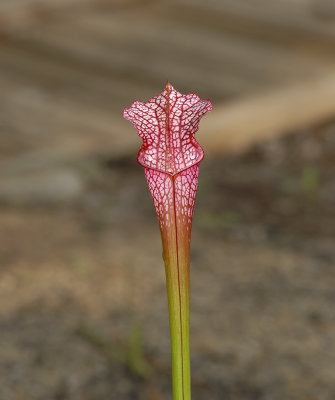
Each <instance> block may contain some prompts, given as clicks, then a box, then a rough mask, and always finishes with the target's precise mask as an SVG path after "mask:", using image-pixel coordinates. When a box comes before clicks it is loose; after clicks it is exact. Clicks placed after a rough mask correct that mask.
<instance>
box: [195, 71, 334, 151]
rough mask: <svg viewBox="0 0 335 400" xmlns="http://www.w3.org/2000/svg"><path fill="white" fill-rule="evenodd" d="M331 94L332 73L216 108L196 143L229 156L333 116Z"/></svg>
mask: <svg viewBox="0 0 335 400" xmlns="http://www.w3.org/2000/svg"><path fill="white" fill-rule="evenodd" d="M334 93H335V74H334V73H333V74H331V75H328V76H322V77H319V78H316V79H311V80H309V81H306V82H305V83H300V84H297V85H289V86H283V87H280V88H277V89H276V90H274V89H272V90H271V91H267V92H264V93H259V94H258V95H255V96H251V97H247V98H245V99H238V100H237V101H235V102H230V103H227V104H225V105H221V106H220V105H218V106H217V107H215V111H213V112H212V113H211V114H210V115H209V116H208V118H206V119H204V121H203V122H202V124H201V132H200V135H199V142H200V143H202V144H203V146H204V147H205V149H206V150H207V151H208V152H209V153H211V154H222V153H225V152H229V153H231V152H234V151H242V150H244V149H245V148H247V147H248V146H251V145H252V144H254V143H257V142H260V141H264V140H268V139H271V138H273V137H276V136H279V135H282V134H287V133H290V132H293V131H295V130H297V129H301V128H304V127H308V126H310V125H315V124H318V123H320V122H322V121H325V120H327V119H329V118H333V117H334V116H335V95H334Z"/></svg>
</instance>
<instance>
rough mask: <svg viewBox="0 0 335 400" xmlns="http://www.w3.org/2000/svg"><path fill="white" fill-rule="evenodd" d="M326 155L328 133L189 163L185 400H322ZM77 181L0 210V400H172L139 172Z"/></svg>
mask: <svg viewBox="0 0 335 400" xmlns="http://www.w3.org/2000/svg"><path fill="white" fill-rule="evenodd" d="M334 152H335V125H334V124H333V123H332V122H329V123H328V124H327V125H325V126H322V127H318V128H315V129H311V130H309V131H306V132H303V133H300V134H295V135H291V136H289V137H286V138H282V139H278V140H276V141H271V142H269V143H266V144H264V145H260V146H257V147H254V148H253V149H251V150H250V151H248V152H247V153H245V154H243V155H239V156H231V157H225V158H216V159H205V160H204V162H203V163H202V165H201V174H200V183H199V192H198V198H197V208H196V213H195V217H194V226H193V238H192V275H191V283H192V298H191V350H192V372H193V377H192V379H193V383H192V384H193V399H194V400H200V399H201V400H203V399H206V400H207V399H208V400H209V399H210V400H221V399H225V400H283V399H286V400H333V399H334V398H335V379H334V377H335V376H334V375H335V373H334V371H335V348H334V337H335V307H334V304H335V290H334V287H335V270H334V260H335V248H334V237H335V224H334V218H335V207H334V206H335V201H334V199H335V181H334V176H335V162H334ZM78 171H80V173H81V174H83V175H84V177H85V180H86V182H87V190H86V192H85V195H84V196H82V198H81V199H80V200H78V201H74V202H72V203H68V204H60V205H53V206H50V205H49V206H46V205H44V206H42V205H38V204H36V206H30V207H23V206H22V207H13V206H10V205H6V206H5V205H4V206H2V207H1V208H0V249H1V253H0V265H1V270H0V343H1V345H0V399H3V400H107V399H108V400H113V399H118V400H121V399H123V400H131V399H134V400H137V399H138V400H142V399H148V400H160V399H163V398H164V399H168V398H170V399H171V398H172V395H171V388H170V354H169V351H170V349H169V327H168V313H167V300H166V293H165V277H164V267H163V262H162V259H161V245H160V237H159V231H158V226H157V223H156V219H155V215H154V211H153V206H152V202H151V199H150V197H149V194H148V191H147V189H146V187H145V180H144V174H143V171H142V168H141V167H140V166H138V165H137V164H136V161H135V155H134V157H133V158H131V159H120V160H108V159H107V160H105V159H103V160H99V159H98V160H94V161H87V162H85V163H83V165H78ZM140 333H141V337H142V341H141V340H140V338H139V336H138V335H139V334H140ZM141 353H143V357H142V355H141ZM133 359H135V360H137V361H138V363H139V365H138V368H136V367H134V362H133V361H131V360H133ZM135 364H136V362H135Z"/></svg>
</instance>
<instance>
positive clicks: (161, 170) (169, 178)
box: [123, 82, 213, 400]
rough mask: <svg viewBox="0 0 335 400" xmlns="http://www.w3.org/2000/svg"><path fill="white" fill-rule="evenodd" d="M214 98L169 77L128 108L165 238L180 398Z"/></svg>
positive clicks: (178, 398)
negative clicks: (200, 138)
mask: <svg viewBox="0 0 335 400" xmlns="http://www.w3.org/2000/svg"><path fill="white" fill-rule="evenodd" d="M212 109H213V107H212V104H211V102H210V101H209V100H201V99H200V98H199V97H198V96H197V95H195V94H193V93H190V94H187V95H183V94H181V93H179V92H178V91H177V90H175V89H174V88H173V87H172V85H171V84H170V83H169V82H167V84H166V86H165V89H164V90H163V92H162V93H160V94H159V95H158V96H155V97H153V98H152V99H151V100H149V101H148V102H146V103H142V102H139V101H135V102H134V103H133V104H132V105H131V107H130V108H126V109H125V110H124V113H123V116H124V118H126V119H127V120H129V121H131V122H132V123H133V125H134V126H135V128H136V129H137V131H138V135H139V136H140V137H141V138H142V140H143V144H142V147H141V149H140V151H139V153H138V157H137V160H138V162H139V164H140V165H142V166H143V167H144V171H145V177H146V180H147V184H148V187H149V190H150V193H151V196H152V198H153V202H154V206H155V209H156V214H157V217H158V222H159V227H160V231H161V237H162V244H163V259H164V263H165V273H166V285H167V295H168V305H169V319H170V335H171V353H172V387H173V399H174V400H190V399H191V372H190V334H189V302H190V240H191V227H192V218H193V211H194V203H195V197H196V192H197V186H198V176H199V163H200V161H201V160H202V159H203V157H204V152H203V150H202V148H201V147H200V145H199V144H198V142H197V141H196V140H195V138H194V134H195V132H197V130H198V128H199V122H200V119H201V117H202V116H203V115H204V114H206V113H207V112H208V111H211V110H212Z"/></svg>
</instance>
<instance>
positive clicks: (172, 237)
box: [161, 178, 191, 400]
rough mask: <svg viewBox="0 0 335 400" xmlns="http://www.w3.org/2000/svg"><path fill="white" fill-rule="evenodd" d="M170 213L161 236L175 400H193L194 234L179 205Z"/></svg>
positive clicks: (172, 208)
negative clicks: (180, 215) (181, 219)
mask: <svg viewBox="0 0 335 400" xmlns="http://www.w3.org/2000/svg"><path fill="white" fill-rule="evenodd" d="M172 179H173V178H172ZM169 213H170V217H171V219H170V220H171V221H173V223H172V224H171V225H170V226H169V227H165V228H164V230H161V234H162V242H163V258H164V262H165V273H166V285H167V295H168V304H169V317H170V334H171V354H172V386H173V399H174V400H191V370H190V333H189V303H190V233H189V231H188V230H187V229H186V226H185V225H183V224H182V223H180V222H178V220H177V218H176V207H175V205H174V207H171V208H170V211H169Z"/></svg>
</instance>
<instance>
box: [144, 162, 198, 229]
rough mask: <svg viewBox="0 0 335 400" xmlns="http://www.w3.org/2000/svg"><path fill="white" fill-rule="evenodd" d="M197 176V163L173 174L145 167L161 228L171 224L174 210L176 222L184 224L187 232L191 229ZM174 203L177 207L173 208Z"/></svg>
mask: <svg viewBox="0 0 335 400" xmlns="http://www.w3.org/2000/svg"><path fill="white" fill-rule="evenodd" d="M198 176H199V165H198V164H195V165H192V166H191V167H190V168H187V169H185V170H183V171H181V172H179V173H178V174H176V175H174V176H171V175H169V174H164V173H162V172H160V171H157V170H154V169H151V168H145V177H146V180H147V183H148V187H149V190H150V193H151V196H152V198H153V202H154V206H155V209H156V214H157V217H158V221H159V226H160V228H161V230H164V229H165V228H169V227H172V226H173V224H174V212H175V213H176V214H175V218H176V220H177V222H178V223H181V224H182V225H183V226H185V228H186V230H187V231H188V232H190V231H191V227H192V217H193V211H194V204H195V196H196V193H197V184H198ZM175 205H177V207H176V209H175V210H174V207H175Z"/></svg>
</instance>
